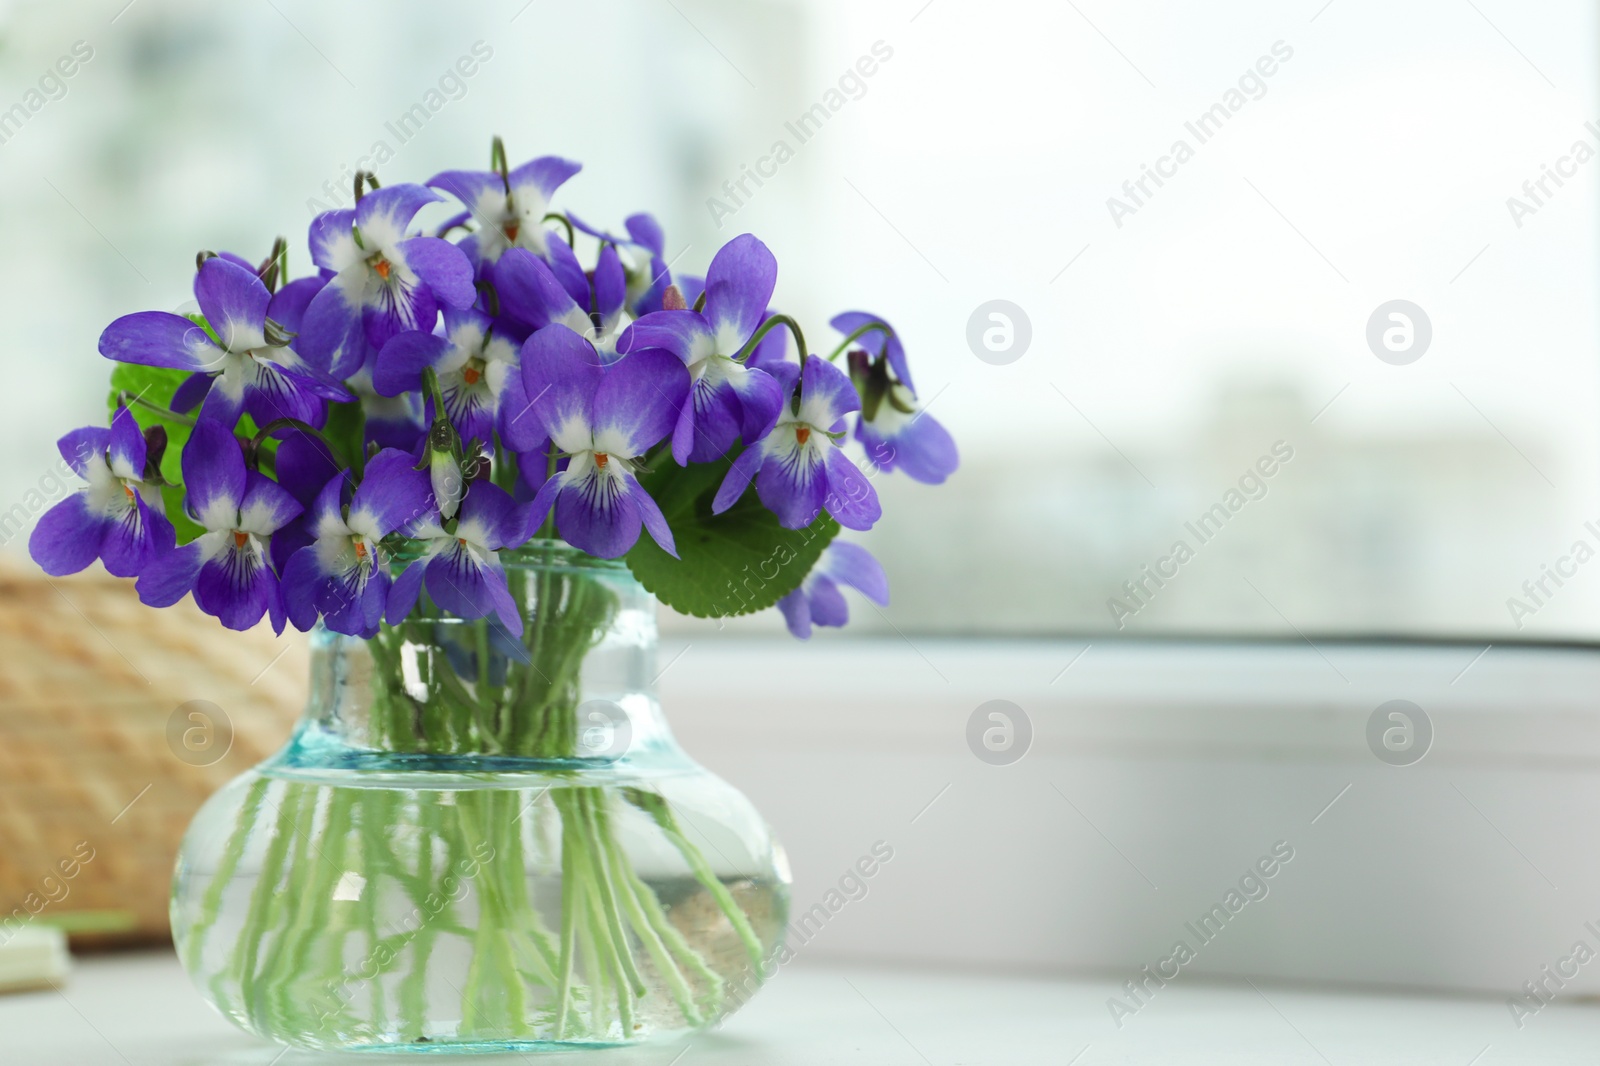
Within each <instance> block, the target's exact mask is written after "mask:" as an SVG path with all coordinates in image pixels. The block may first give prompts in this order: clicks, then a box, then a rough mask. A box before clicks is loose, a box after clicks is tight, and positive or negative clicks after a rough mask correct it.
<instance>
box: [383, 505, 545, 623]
mask: <svg viewBox="0 0 1600 1066" xmlns="http://www.w3.org/2000/svg"><path fill="white" fill-rule="evenodd" d="M527 530H528V513H527V509H526V508H525V507H521V506H519V505H518V504H516V503H515V502H513V501H512V499H511V497H510V496H509V495H507V494H506V492H505V490H504V489H502V488H500V487H499V486H498V485H496V484H494V482H492V481H488V480H482V481H474V482H473V483H472V485H471V487H470V488H469V489H468V490H467V494H466V496H465V497H464V498H463V499H462V501H461V513H460V515H459V516H458V517H457V518H456V523H455V531H454V532H450V531H448V530H446V529H445V528H444V525H443V524H442V523H441V522H440V521H439V515H438V512H436V511H434V510H433V509H432V508H429V509H428V511H427V512H426V513H424V514H422V515H420V516H418V517H416V518H414V519H412V520H411V521H409V522H407V523H406V524H405V525H404V526H402V527H401V532H403V533H404V534H405V535H406V536H408V537H411V538H412V539H414V540H420V541H423V542H424V544H425V547H424V550H423V556H422V558H420V559H416V560H414V561H413V562H412V563H411V564H410V565H408V566H407V567H406V568H405V570H404V571H403V572H402V573H401V574H400V576H399V577H397V578H395V580H394V585H393V586H392V587H391V588H390V589H389V598H388V605H387V609H386V612H385V617H386V618H387V619H388V622H389V624H390V625H397V624H399V623H400V621H401V620H402V619H404V618H405V616H406V615H408V614H410V613H411V609H412V608H413V607H414V606H416V603H417V597H418V596H419V595H420V594H421V592H422V585H423V580H424V579H426V580H427V585H428V595H429V596H431V597H433V601H434V602H435V603H437V604H438V605H439V606H440V607H442V608H444V609H445V610H446V611H448V612H450V613H451V614H453V615H455V616H456V617H458V618H466V619H476V618H483V617H484V616H485V615H488V614H491V613H492V614H493V615H494V616H495V617H496V618H498V619H499V620H500V623H501V624H502V625H504V626H505V627H506V628H507V629H508V630H510V631H511V633H512V634H513V635H515V636H521V635H522V615H521V613H520V612H519V611H518V610H517V605H516V602H515V601H513V600H512V598H511V590H510V589H509V588H508V587H507V586H506V572H505V568H504V567H502V566H501V565H500V557H499V551H500V549H502V548H509V547H514V546H516V545H517V544H520V543H521V542H522V541H523V540H525V539H527Z"/></svg>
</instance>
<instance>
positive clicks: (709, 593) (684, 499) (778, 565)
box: [626, 455, 839, 618]
mask: <svg viewBox="0 0 1600 1066" xmlns="http://www.w3.org/2000/svg"><path fill="white" fill-rule="evenodd" d="M733 458H734V457H733V455H729V456H727V457H725V458H723V459H719V460H717V461H715V462H710V463H695V464H693V465H691V466H688V467H680V466H678V465H677V464H675V463H674V462H673V461H672V457H671V456H669V455H663V456H661V457H660V461H661V463H662V466H661V469H659V470H655V471H652V472H650V473H648V474H645V475H644V476H643V477H641V478H640V479H639V480H640V483H641V484H643V485H644V487H645V490H646V491H647V492H649V493H650V495H652V496H654V497H655V499H656V502H657V503H658V504H660V505H661V512H662V514H664V515H665V516H666V519H667V525H669V526H671V527H672V537H673V540H674V542H675V544H676V546H677V549H678V555H679V556H680V558H677V559H674V558H673V557H672V556H670V555H668V554H667V553H666V552H664V551H662V550H661V548H660V547H659V546H658V545H657V544H656V542H655V541H654V540H652V539H651V538H650V535H649V534H648V533H646V534H644V535H643V536H641V537H640V538H639V543H638V544H636V545H634V547H633V550H632V551H630V552H628V554H627V556H626V558H627V561H628V569H630V570H632V571H633V575H634V577H636V578H638V579H639V583H640V584H641V585H643V586H644V587H645V588H646V589H647V590H649V591H650V592H652V593H654V594H655V597H656V598H657V599H659V600H660V601H661V602H662V603H664V604H666V605H667V606H668V607H671V608H672V609H673V610H675V611H678V612H681V613H683V614H689V615H694V616H695V617H697V618H727V617H731V616H734V615H742V614H753V613H754V612H756V611H760V610H765V609H766V608H768V607H771V606H773V605H774V604H776V603H777V602H778V601H779V600H780V599H782V598H783V597H784V596H786V595H788V594H789V593H790V592H793V591H794V590H795V589H797V588H799V587H800V582H801V581H803V580H804V579H805V576H806V575H807V574H808V573H810V572H811V568H812V567H813V566H814V565H816V562H817V557H818V556H820V555H821V554H822V549H823V548H826V547H827V546H828V542H829V541H831V540H832V539H833V538H834V537H835V536H837V535H838V533H839V523H837V522H835V521H834V520H833V519H832V518H831V517H829V516H828V515H827V514H826V513H824V514H821V515H819V516H818V517H817V520H816V521H815V522H812V523H811V525H809V526H807V527H806V528H805V529H785V528H783V527H782V526H781V525H779V524H778V518H777V516H776V515H774V514H773V513H772V512H771V511H769V510H767V509H766V508H765V507H763V506H761V501H760V500H758V499H757V498H756V493H755V489H754V487H752V488H750V489H748V490H746V492H745V494H744V496H742V497H741V498H740V499H739V502H738V503H736V504H734V505H733V506H732V507H730V508H729V509H728V510H726V511H724V512H723V513H722V514H720V515H714V514H712V513H711V501H712V498H713V497H714V496H715V495H716V492H717V488H718V487H719V486H720V485H721V484H722V479H723V477H724V476H725V475H726V474H727V472H728V467H729V466H730V465H732V461H733Z"/></svg>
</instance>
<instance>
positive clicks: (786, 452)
mask: <svg viewBox="0 0 1600 1066" xmlns="http://www.w3.org/2000/svg"><path fill="white" fill-rule="evenodd" d="M773 373H774V374H775V375H777V376H779V378H780V380H781V382H782V384H783V385H784V386H785V392H786V393H787V394H788V395H789V397H790V399H789V401H788V402H787V403H785V404H784V405H783V407H782V410H781V411H780V412H779V414H778V422H777V424H776V425H775V426H773V428H772V431H771V432H770V433H768V434H767V435H766V436H765V437H763V438H761V440H759V441H757V442H756V443H754V444H752V445H750V446H749V447H748V448H746V449H745V450H744V451H743V452H741V453H740V455H739V457H738V458H737V459H735V460H734V461H733V466H731V467H730V468H729V469H728V475H727V477H726V478H724V479H723V482H722V487H721V488H719V489H718V490H717V495H716V498H715V499H714V500H712V503H711V510H712V512H713V513H715V514H721V513H722V512H723V511H726V510H727V509H728V508H730V507H732V506H733V505H734V504H735V503H737V502H738V500H739V497H740V496H743V495H744V490H745V489H746V488H747V487H748V486H749V484H750V481H751V479H752V478H754V479H755V483H756V494H757V495H758V496H760V498H761V502H762V503H763V504H765V505H766V507H767V509H768V510H770V511H772V512H773V513H774V514H776V515H777V516H778V522H779V524H781V525H782V526H784V527H785V528H787V529H804V528H805V527H807V526H809V525H810V524H811V523H812V522H814V521H816V518H817V516H818V515H819V514H820V513H821V512H822V511H823V510H824V509H826V510H827V512H828V513H829V514H831V515H833V517H834V518H835V519H836V520H838V522H839V524H840V525H842V526H846V527H848V528H850V529H859V530H866V529H871V528H872V525H873V523H874V522H876V521H877V520H878V518H879V517H880V516H881V515H882V514H883V508H882V507H881V506H880V505H879V504H878V493H877V491H876V490H875V489H873V487H872V484H871V482H869V481H868V480H867V479H866V477H865V476H863V475H862V473H861V471H860V470H859V469H857V468H856V465H855V464H854V463H852V462H851V461H850V459H849V458H848V457H847V456H846V455H845V454H844V452H842V451H840V450H839V447H838V443H837V441H836V438H837V437H842V436H843V435H844V431H845V429H844V416H845V415H847V414H849V413H850V412H852V411H859V410H860V409H861V400H860V398H859V397H858V396H857V395H856V391H855V389H854V388H852V387H851V385H850V379H849V378H847V377H845V376H844V373H843V372H842V371H841V370H839V368H838V367H836V366H834V365H833V364H832V363H830V362H828V361H827V360H826V359H822V358H820V357H818V356H815V355H813V356H810V357H808V358H807V359H806V362H805V368H804V370H803V371H799V372H798V373H797V368H795V367H794V366H793V364H787V363H786V364H782V365H780V366H777V367H775V368H774V370H773ZM797 376H798V377H799V383H798V386H796V385H795V384H794V382H795V378H796V377H797Z"/></svg>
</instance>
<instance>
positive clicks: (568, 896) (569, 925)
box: [556, 832, 595, 1040]
mask: <svg viewBox="0 0 1600 1066" xmlns="http://www.w3.org/2000/svg"><path fill="white" fill-rule="evenodd" d="M577 868H578V843H577V840H576V837H575V835H574V834H572V833H567V832H563V833H562V834H561V872H562V874H563V876H562V878H561V983H560V984H559V985H558V986H557V990H556V1039H557V1040H562V1039H565V1038H566V1035H567V1013H568V1011H570V1010H571V1009H572V975H573V964H574V962H575V961H576V960H575V959H574V958H573V956H574V954H575V952H576V950H577V946H578V944H577V941H578V883H577V878H576V877H574V876H572V874H573V873H574V872H575V871H576V870H577ZM585 954H586V955H587V956H588V957H589V958H591V959H592V958H594V957H595V956H594V954H593V952H585Z"/></svg>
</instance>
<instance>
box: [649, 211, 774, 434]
mask: <svg viewBox="0 0 1600 1066" xmlns="http://www.w3.org/2000/svg"><path fill="white" fill-rule="evenodd" d="M777 280H778V262H777V260H776V259H774V258H773V256H772V253H771V252H770V251H769V250H768V249H767V246H766V245H764V244H762V243H761V242H760V241H759V240H757V239H756V238H755V237H753V236H751V235H750V234H748V233H746V234H744V235H742V236H739V237H735V238H734V239H733V240H731V241H729V242H728V243H727V244H725V245H723V246H722V248H721V250H719V251H718V252H717V254H716V257H715V258H714V259H712V260H711V269H710V271H709V272H708V273H707V275H706V290H705V291H706V302H705V309H704V312H703V313H702V312H700V311H691V310H688V309H687V308H684V309H681V310H663V311H657V312H655V313H653V314H649V315H646V316H644V317H643V318H641V319H639V320H638V321H637V322H635V323H633V325H631V326H629V327H628V328H627V330H626V331H625V332H624V333H623V335H622V337H621V339H620V340H619V341H618V345H617V346H618V348H619V350H621V351H629V350H631V349H632V348H635V347H639V348H665V349H666V350H668V351H670V352H672V353H673V354H674V355H676V356H677V357H678V358H680V359H682V360H683V362H684V365H685V366H687V367H688V368H689V378H690V380H691V381H692V382H693V392H692V396H693V397H694V402H693V403H688V404H684V406H683V413H682V414H681V415H680V416H679V418H678V424H677V426H676V427H674V429H673V433H672V457H673V458H674V459H675V460H677V462H678V465H680V466H687V465H688V464H689V463H703V462H708V461H709V460H712V459H717V458H720V457H721V456H722V455H724V454H725V453H726V452H727V450H728V449H729V448H730V447H732V446H733V443H734V441H736V440H738V439H739V438H740V436H741V435H742V436H743V438H744V440H745V441H746V442H747V443H749V442H751V441H755V440H757V439H758V438H760V437H761V436H762V435H763V434H765V433H766V432H767V430H768V429H770V428H771V427H772V424H773V422H774V421H775V420H776V419H777V417H778V408H779V407H780V406H781V405H782V403H783V396H782V390H781V388H780V386H779V385H778V382H777V380H776V379H774V378H773V377H772V376H771V375H769V374H767V373H766V372H765V371H763V370H758V369H755V368H753V367H749V366H746V365H745V364H744V363H741V362H739V361H737V360H735V359H734V358H733V357H734V356H735V355H737V354H739V351H740V350H741V349H742V348H743V347H744V345H745V343H746V342H747V341H749V339H750V337H751V336H752V335H753V334H754V333H755V331H756V328H757V327H758V326H760V325H761V322H762V319H763V317H764V315H765V314H766V309H767V301H768V300H770V299H771V298H772V290H773V287H774V286H775V285H776V284H777Z"/></svg>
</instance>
